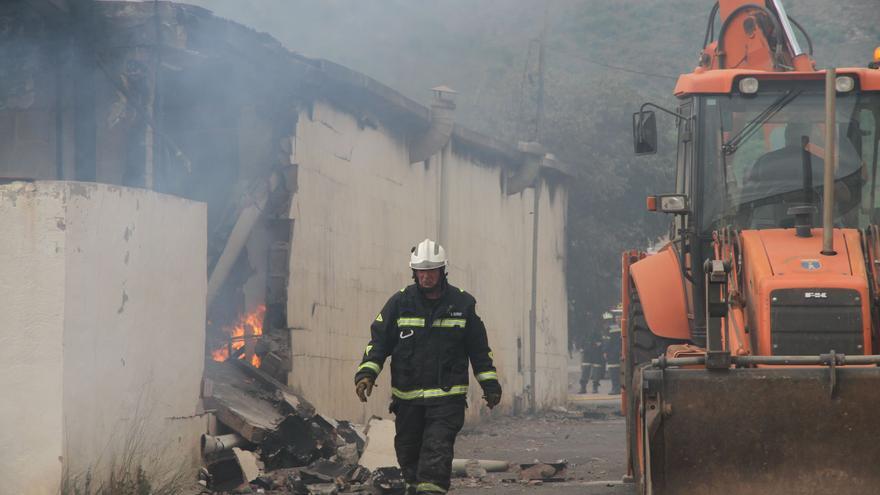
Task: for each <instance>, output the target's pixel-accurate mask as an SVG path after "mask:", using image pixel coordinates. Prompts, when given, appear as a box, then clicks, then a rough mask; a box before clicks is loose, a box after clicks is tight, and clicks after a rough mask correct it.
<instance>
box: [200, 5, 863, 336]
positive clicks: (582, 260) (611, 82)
mask: <svg viewBox="0 0 880 495" xmlns="http://www.w3.org/2000/svg"><path fill="white" fill-rule="evenodd" d="M191 3H195V4H199V5H202V6H204V7H207V8H210V9H212V10H214V11H215V13H217V14H218V15H221V16H224V17H229V18H232V19H235V20H237V21H239V22H241V23H243V24H246V25H249V26H251V27H253V28H255V29H257V30H260V31H266V32H268V33H270V34H272V35H273V36H275V37H276V38H278V39H279V40H280V41H281V42H283V43H284V44H285V45H286V46H287V47H288V48H290V49H291V50H294V51H298V52H301V53H304V54H306V55H309V56H314V57H321V58H327V59H330V60H333V61H335V62H338V63H341V64H343V65H347V66H349V67H351V68H353V69H355V70H358V71H361V72H364V73H366V74H367V75H370V76H372V77H374V78H376V79H378V80H379V81H382V82H384V83H386V84H388V85H389V86H391V87H394V88H396V89H398V90H399V91H401V92H403V93H404V94H406V95H408V96H410V97H412V98H414V99H416V100H419V101H422V102H427V101H428V98H429V91H428V88H431V87H433V86H436V85H438V84H446V85H449V86H451V87H453V88H455V89H456V90H458V91H459V93H460V97H459V111H458V112H457V114H458V117H457V118H458V119H459V120H460V121H461V122H463V123H465V124H466V125H468V126H471V127H473V128H475V129H478V130H481V131H483V132H487V133H490V134H493V135H496V136H498V137H501V138H504V139H507V140H516V139H521V138H524V137H531V133H532V131H533V127H534V121H533V120H531V116H533V115H534V108H535V101H534V95H535V92H536V83H537V82H536V78H535V77H534V74H535V73H536V64H537V46H536V44H535V43H534V42H533V40H534V39H535V38H537V36H538V35H539V33H540V31H541V25H542V19H543V18H544V12H545V4H544V2H538V1H534V0H480V1H474V0H443V1H432V2H429V1H427V0H417V1H413V0H385V1H382V2H363V1H359V0H326V1H322V2H313V1H312V2H307V1H291V0H259V1H252V2H243V1H241V0H191ZM548 5H549V8H548V9H547V12H548V16H547V19H548V22H547V26H548V27H547V33H548V34H547V59H546V60H547V77H546V95H547V97H546V125H545V128H544V133H543V137H542V141H544V142H545V143H546V144H548V145H549V146H550V148H551V149H553V150H554V152H555V153H556V154H557V155H558V156H559V157H561V158H562V159H564V160H566V161H569V162H572V163H574V164H576V165H577V167H578V168H579V170H580V171H581V172H582V173H581V176H580V177H579V178H578V179H577V181H576V182H575V183H574V184H573V186H572V188H571V201H570V210H569V216H568V219H569V225H568V236H569V246H568V248H569V251H568V275H569V286H570V291H569V296H570V299H571V305H570V306H571V308H572V309H571V311H572V312H571V318H570V321H571V322H572V335H573V336H576V335H579V334H583V333H584V332H585V331H588V330H589V329H590V328H594V326H595V323H596V318H598V315H599V314H601V312H602V311H603V310H604V308H607V307H608V306H609V305H611V304H614V303H616V302H617V299H618V297H619V296H618V292H617V290H616V287H617V283H618V281H617V279H618V278H619V269H618V256H619V252H620V251H621V250H622V249H624V248H628V247H645V246H646V245H647V243H649V242H650V240H651V239H652V238H656V236H658V235H660V234H662V233H663V232H664V231H665V228H666V223H665V222H666V219H664V218H662V217H661V216H659V215H649V214H646V213H645V212H644V211H643V205H644V199H643V198H644V196H645V195H647V194H649V193H656V192H664V191H666V190H667V189H669V188H671V180H670V172H671V166H672V165H671V163H672V159H671V157H670V155H669V154H668V153H669V152H670V151H671V150H672V148H673V146H671V145H670V144H669V143H666V145H664V146H663V147H662V149H664V150H665V151H666V153H667V154H666V155H660V156H656V157H651V158H647V159H636V158H635V157H634V156H633V155H632V152H631V138H630V135H631V130H630V127H631V122H630V118H631V117H630V116H631V114H632V112H633V111H634V110H635V109H636V108H637V107H638V105H639V104H640V103H641V102H643V101H645V100H651V101H656V102H658V103H664V102H665V103H667V104H671V103H672V97H671V89H672V87H673V85H674V83H675V76H676V75H677V74H679V73H681V72H684V71H689V70H690V69H691V68H692V67H693V66H694V65H695V64H696V61H697V54H698V52H699V50H700V48H701V43H702V40H703V35H704V32H705V29H706V21H707V17H708V13H709V10H710V8H711V5H712V2H711V1H709V0H613V1H612V0H555V1H551V2H549V3H548ZM785 5H786V7H787V8H788V11H789V14H790V15H791V16H792V17H794V18H795V19H797V20H798V22H800V23H801V24H802V25H803V26H804V27H805V28H806V30H807V31H808V33H810V35H811V36H812V40H813V43H814V45H815V58H816V60H817V62H818V64H819V65H820V66H822V67H825V66H829V65H834V66H847V65H849V66H864V65H865V64H866V63H867V62H868V61H869V57H870V56H871V53H872V51H873V49H874V47H875V46H877V45H880V9H878V8H877V0H842V1H840V2H829V1H827V0H785ZM670 127H671V125H670ZM609 288H612V289H610V290H609Z"/></svg>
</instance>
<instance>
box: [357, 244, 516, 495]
mask: <svg viewBox="0 0 880 495" xmlns="http://www.w3.org/2000/svg"><path fill="white" fill-rule="evenodd" d="M409 266H410V268H411V269H412V270H413V279H414V281H415V283H414V284H412V285H409V286H407V287H405V288H403V289H401V290H400V291H399V292H398V293H396V294H394V295H393V296H391V298H390V299H389V300H388V302H387V303H386V304H385V307H384V308H382V311H381V312H380V313H379V314H378V315H377V316H376V319H375V320H374V321H373V324H372V325H371V327H370V331H371V339H370V343H369V344H368V345H367V348H366V350H365V352H364V356H363V359H362V361H361V364H360V366H359V367H358V369H357V372H356V374H355V391H356V393H357V395H358V398H360V400H361V402H366V401H367V397H369V396H370V394H371V392H372V389H373V386H374V385H375V380H376V377H377V376H378V375H379V373H380V372H381V371H382V368H383V366H384V364H385V359H386V358H388V357H389V356H390V357H391V395H392V399H391V407H390V408H389V410H390V411H391V412H393V413H394V415H395V429H396V435H395V437H394V449H395V451H396V453H397V461H398V463H399V464H400V468H401V472H402V473H403V477H404V480H405V481H406V483H407V493H421V494H428V493H446V492H447V491H448V490H449V479H450V476H451V474H452V456H453V446H454V444H455V437H456V435H457V434H458V432H459V431H460V430H461V427H462V426H463V425H464V412H465V407H466V406H467V404H466V396H467V391H468V361H470V363H471V367H473V371H474V375H475V377H476V379H477V381H478V382H479V384H480V386H481V387H482V389H483V394H484V399H485V400H486V405H487V406H488V407H489V408H493V407H495V406H496V405H498V403H499V402H500V401H501V384H500V383H499V382H498V375H497V373H496V370H495V366H494V365H493V363H492V350H491V349H490V348H489V342H488V338H487V337H486V327H485V326H484V325H483V321H482V320H481V319H480V317H479V316H478V315H477V313H476V301H475V299H474V298H473V296H471V295H470V294H468V293H467V292H465V291H464V290H463V289H458V288H456V287H453V286H452V285H450V284H449V283H448V282H447V280H446V266H447V259H446V252H445V250H444V249H443V247H442V246H440V245H439V244H438V243H436V242H434V241H432V240H430V239H425V240H424V241H422V242H421V243H419V245H418V246H417V247H415V248H413V249H412V253H411V256H410V264H409Z"/></svg>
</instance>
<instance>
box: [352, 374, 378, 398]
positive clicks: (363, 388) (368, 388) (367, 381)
mask: <svg viewBox="0 0 880 495" xmlns="http://www.w3.org/2000/svg"><path fill="white" fill-rule="evenodd" d="M375 386H376V380H374V379H373V377H371V376H365V377H363V378H361V379H360V380H358V381H357V383H356V384H355V388H354V391H355V393H356V394H357V396H358V398H359V399H360V400H361V402H366V401H367V397H369V396H370V394H372V393H373V387H375Z"/></svg>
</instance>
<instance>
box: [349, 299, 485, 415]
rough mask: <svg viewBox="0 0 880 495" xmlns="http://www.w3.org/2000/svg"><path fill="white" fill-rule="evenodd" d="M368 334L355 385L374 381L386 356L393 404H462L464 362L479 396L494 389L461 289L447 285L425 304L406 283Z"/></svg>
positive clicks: (472, 303) (481, 329)
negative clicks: (368, 379) (367, 378)
mask: <svg viewBox="0 0 880 495" xmlns="http://www.w3.org/2000/svg"><path fill="white" fill-rule="evenodd" d="M435 302H436V304H432V303H435ZM432 308H433V309H432ZM370 330H371V333H372V337H371V339H370V343H369V345H367V348H366V350H365V351H364V356H363V359H362V360H361V365H360V366H359V367H358V370H357V373H356V374H355V382H357V381H358V380H360V379H361V378H363V377H364V376H368V375H369V376H372V377H373V378H375V377H376V376H378V375H379V373H380V372H381V371H382V368H383V366H384V365H385V359H386V358H387V357H389V356H391V394H392V395H393V396H394V399H395V400H404V401H407V402H408V403H422V404H434V403H440V402H447V401H450V400H463V398H464V397H465V396H466V394H467V389H468V360H470V362H471V366H473V369H474V375H475V376H476V378H477V380H478V381H479V382H480V385H481V386H482V387H483V390H484V392H486V393H489V392H492V391H493V390H497V389H499V388H500V385H499V384H498V375H497V374H496V370H495V366H493V364H492V350H491V349H490V348H489V342H488V338H487V337H486V327H485V326H484V325H483V321H482V320H481V319H480V317H479V316H477V312H476V300H474V298H473V296H471V295H470V294H468V293H467V292H465V291H464V290H461V289H458V288H456V287H453V286H451V285H447V287H446V290H445V291H444V293H443V296H441V297H440V299H439V300H437V301H430V302H429V301H428V300H427V299H425V298H424V296H422V294H421V292H419V289H418V287H417V286H416V285H415V284H412V285H410V286H408V287H405V288H404V289H401V290H400V292H398V293H396V294H394V295H393V296H391V298H390V299H389V300H388V302H387V303H385V307H384V308H382V312H381V313H379V314H378V315H377V316H376V319H375V320H374V321H373V324H372V325H371V326H370Z"/></svg>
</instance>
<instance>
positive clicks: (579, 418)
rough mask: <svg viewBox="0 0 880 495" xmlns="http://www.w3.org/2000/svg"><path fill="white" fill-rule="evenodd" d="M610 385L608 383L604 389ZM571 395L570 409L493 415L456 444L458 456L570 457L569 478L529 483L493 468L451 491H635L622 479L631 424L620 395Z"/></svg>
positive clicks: (591, 494)
mask: <svg viewBox="0 0 880 495" xmlns="http://www.w3.org/2000/svg"><path fill="white" fill-rule="evenodd" d="M608 387H609V385H608V383H607V382H605V383H603V384H602V388H601V389H600V391H603V392H604V391H606V390H607V389H608ZM574 391H575V392H576V388H575V389H574ZM570 399H571V400H570V404H569V406H568V407H567V410H568V411H567V412H564V411H561V410H559V411H553V412H548V413H545V414H543V415H541V416H538V417H528V416H527V417H519V418H512V417H499V418H497V419H489V420H487V421H484V422H482V423H480V424H479V425H476V426H474V427H471V428H467V429H465V430H464V431H462V433H461V434H460V435H459V437H458V440H457V441H456V445H455V457H458V458H467V459H474V458H476V459H497V460H507V461H511V462H514V463H527V462H535V460H540V461H544V462H552V461H557V460H560V459H565V460H567V461H568V463H569V468H568V475H567V480H566V481H565V482H546V483H542V484H535V485H526V484H521V483H519V482H518V481H517V480H516V473H499V474H492V473H490V474H488V475H487V476H486V477H485V478H483V479H482V480H472V479H462V478H458V479H455V480H453V485H452V488H453V489H452V492H451V493H456V494H468V493H478V492H479V493H498V494H502V493H504V494H507V493H534V494H549V493H553V494H584V495H606V494H607V495H611V494H614V495H619V494H627V495H630V494H633V493H635V492H634V491H633V490H634V489H633V486H632V485H631V484H626V483H622V478H623V476H624V474H625V472H626V464H625V460H624V458H625V455H626V448H625V436H626V427H625V424H624V420H623V418H622V417H620V416H619V415H618V414H617V412H618V410H619V408H618V407H617V400H618V399H617V397H611V396H607V395H606V396H602V395H600V396H596V395H578V394H572V395H571V397H570Z"/></svg>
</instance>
